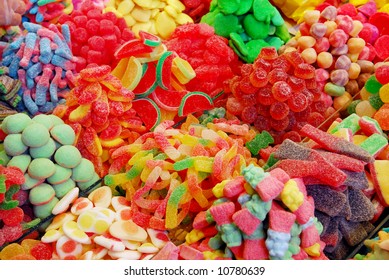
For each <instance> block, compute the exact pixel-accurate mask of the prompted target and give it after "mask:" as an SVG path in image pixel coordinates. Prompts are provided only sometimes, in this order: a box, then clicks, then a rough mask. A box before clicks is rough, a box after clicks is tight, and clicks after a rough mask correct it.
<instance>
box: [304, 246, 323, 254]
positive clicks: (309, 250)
mask: <svg viewBox="0 0 389 280" xmlns="http://www.w3.org/2000/svg"><path fill="white" fill-rule="evenodd" d="M304 251H305V252H306V253H307V254H308V255H310V256H311V257H318V256H320V244H319V243H315V244H313V245H312V246H310V247H308V248H304Z"/></svg>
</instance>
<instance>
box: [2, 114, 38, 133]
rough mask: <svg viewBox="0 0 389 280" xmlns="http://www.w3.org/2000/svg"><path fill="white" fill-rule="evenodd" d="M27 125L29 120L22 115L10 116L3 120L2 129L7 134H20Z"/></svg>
mask: <svg viewBox="0 0 389 280" xmlns="http://www.w3.org/2000/svg"><path fill="white" fill-rule="evenodd" d="M29 124H31V119H30V117H29V116H28V115H26V114H24V113H18V114H14V115H10V116H8V117H6V118H5V119H4V120H3V126H2V129H3V131H4V132H5V133H7V134H14V133H21V132H22V131H23V130H24V129H25V128H26V127H27V126H28V125H29Z"/></svg>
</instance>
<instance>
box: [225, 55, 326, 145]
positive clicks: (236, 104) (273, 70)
mask: <svg viewBox="0 0 389 280" xmlns="http://www.w3.org/2000/svg"><path fill="white" fill-rule="evenodd" d="M228 90H229V91H230V92H229V96H228V98H227V103H226V109H227V112H228V113H229V114H232V115H234V116H236V117H238V118H239V119H240V120H242V121H243V122H245V123H248V124H253V125H254V126H255V127H256V128H257V129H258V130H259V131H263V130H266V131H268V132H269V133H270V134H271V135H272V136H273V137H274V140H275V144H278V143H281V142H282V141H283V140H284V139H291V140H293V141H300V140H301V137H300V135H299V133H298V132H299V130H300V128H301V127H302V126H303V125H305V124H306V123H309V124H311V125H313V126H315V127H318V126H319V125H321V124H322V123H324V121H325V120H326V119H327V118H328V117H329V116H330V115H331V114H332V113H334V109H333V108H332V107H329V106H330V105H328V102H326V101H324V100H323V98H322V97H323V95H324V94H322V92H321V91H320V90H318V89H317V85H316V80H315V68H314V67H313V66H312V65H309V64H307V63H305V62H304V60H303V59H302V57H301V55H300V54H299V52H298V51H293V52H288V53H284V54H282V55H280V56H278V54H277V51H276V49H275V48H271V47H267V48H263V49H262V50H261V52H260V54H259V56H258V57H257V59H256V60H255V62H254V63H253V64H245V65H243V66H242V67H241V75H237V76H234V77H233V78H232V79H231V80H230V82H229V89H228Z"/></svg>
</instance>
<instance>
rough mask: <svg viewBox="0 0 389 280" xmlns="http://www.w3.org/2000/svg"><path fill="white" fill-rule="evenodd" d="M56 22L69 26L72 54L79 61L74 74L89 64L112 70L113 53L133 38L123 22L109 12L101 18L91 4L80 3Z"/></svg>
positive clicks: (98, 11)
mask: <svg viewBox="0 0 389 280" xmlns="http://www.w3.org/2000/svg"><path fill="white" fill-rule="evenodd" d="M58 22H59V23H60V24H68V25H69V28H70V33H71V37H72V38H71V39H72V52H73V55H74V56H76V57H78V58H79V59H78V60H77V67H76V70H77V72H79V71H81V70H82V69H84V68H85V66H86V65H88V64H90V63H96V64H98V65H110V66H114V65H115V63H116V60H115V57H114V52H115V50H116V49H117V48H118V47H119V46H121V45H122V44H123V43H124V42H126V41H128V40H130V39H134V38H135V36H134V34H133V33H132V31H131V30H130V29H129V28H128V27H127V24H126V22H125V20H124V19H123V18H117V17H116V15H115V14H114V13H112V12H109V13H105V14H103V13H102V9H99V8H97V7H95V6H94V5H93V2H92V1H85V2H83V4H82V5H81V7H80V9H79V10H74V11H73V12H72V13H71V14H70V15H66V14H63V15H62V16H61V17H60V18H59V19H58Z"/></svg>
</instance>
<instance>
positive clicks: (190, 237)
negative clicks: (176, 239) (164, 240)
mask: <svg viewBox="0 0 389 280" xmlns="http://www.w3.org/2000/svg"><path fill="white" fill-rule="evenodd" d="M203 237H204V233H203V232H202V231H200V230H198V229H192V231H191V232H189V233H188V234H187V235H186V236H185V241H186V242H187V243H188V244H193V243H195V242H197V241H199V240H200V239H202V238H203Z"/></svg>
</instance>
